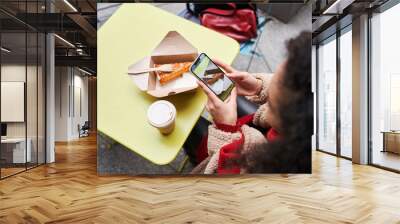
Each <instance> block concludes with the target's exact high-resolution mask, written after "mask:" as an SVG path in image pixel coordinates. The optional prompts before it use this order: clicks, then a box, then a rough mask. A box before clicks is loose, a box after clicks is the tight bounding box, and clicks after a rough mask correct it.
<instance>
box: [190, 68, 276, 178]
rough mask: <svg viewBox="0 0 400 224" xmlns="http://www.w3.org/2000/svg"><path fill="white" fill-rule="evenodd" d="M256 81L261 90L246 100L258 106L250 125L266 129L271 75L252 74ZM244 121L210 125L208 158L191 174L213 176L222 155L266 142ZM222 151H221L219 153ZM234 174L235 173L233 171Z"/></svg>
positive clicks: (261, 134) (246, 149)
mask: <svg viewBox="0 0 400 224" xmlns="http://www.w3.org/2000/svg"><path fill="white" fill-rule="evenodd" d="M254 76H255V77H256V78H257V79H260V80H262V83H263V84H262V88H261V90H260V92H259V93H258V94H257V95H255V96H249V97H247V99H248V100H250V101H252V102H254V103H257V104H260V107H259V108H258V110H257V111H256V113H255V114H254V116H251V118H250V119H252V121H251V122H252V123H253V124H254V125H256V126H260V127H263V128H267V127H268V124H267V122H266V120H265V114H266V113H267V112H268V104H267V100H268V85H269V82H270V79H271V77H272V74H254ZM242 120H243V119H242ZM245 123H246V121H240V120H239V121H238V123H237V124H236V126H229V125H223V124H212V125H210V126H209V128H208V140H207V149H208V155H209V156H208V158H206V159H205V160H203V161H202V162H201V163H200V164H199V165H197V167H195V168H194V169H193V171H192V173H204V174H213V173H216V172H217V170H218V167H221V166H222V165H223V164H221V162H222V161H221V160H222V159H221V158H222V155H225V154H224V153H226V152H228V153H229V151H230V150H232V149H233V150H234V149H235V148H237V146H240V150H244V151H248V150H252V149H254V148H255V146H257V145H259V144H263V143H265V142H267V139H266V138H265V136H264V134H263V133H261V132H260V131H258V130H257V129H255V128H252V127H250V126H248V125H247V124H245ZM221 150H222V151H221ZM238 172H240V173H245V172H246V170H244V169H240V171H238ZM233 173H236V171H233Z"/></svg>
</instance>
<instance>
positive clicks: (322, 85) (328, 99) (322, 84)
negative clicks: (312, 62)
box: [317, 36, 336, 153]
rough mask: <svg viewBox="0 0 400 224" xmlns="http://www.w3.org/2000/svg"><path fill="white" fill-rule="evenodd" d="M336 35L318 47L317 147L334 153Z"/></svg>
mask: <svg viewBox="0 0 400 224" xmlns="http://www.w3.org/2000/svg"><path fill="white" fill-rule="evenodd" d="M335 38H336V36H332V37H331V38H329V39H328V40H327V41H326V42H325V43H322V44H320V45H319V47H318V59H317V60H318V149H319V150H322V151H326V152H330V153H336V39H335Z"/></svg>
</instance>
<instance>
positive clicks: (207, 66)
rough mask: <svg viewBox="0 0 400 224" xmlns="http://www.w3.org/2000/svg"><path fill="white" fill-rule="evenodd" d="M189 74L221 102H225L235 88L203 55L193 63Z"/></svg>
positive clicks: (218, 68) (220, 70)
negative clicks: (204, 85)
mask: <svg viewBox="0 0 400 224" xmlns="http://www.w3.org/2000/svg"><path fill="white" fill-rule="evenodd" d="M190 72H192V73H193V74H194V75H195V76H196V78H197V79H199V80H200V81H201V82H203V83H204V84H206V86H207V87H208V88H209V89H210V90H211V91H212V92H213V93H214V94H215V95H217V97H218V98H220V99H221V100H222V101H225V100H226V99H227V98H228V97H229V95H230V94H231V91H232V89H233V87H235V85H234V83H233V82H232V80H231V79H229V78H228V76H226V74H225V72H224V71H223V70H222V69H221V68H220V67H218V66H217V65H216V64H215V63H214V62H213V61H212V60H211V59H210V58H209V57H208V56H207V55H206V54H204V53H201V54H200V55H199V56H198V57H197V59H196V60H195V61H194V62H193V64H192V66H191V67H190Z"/></svg>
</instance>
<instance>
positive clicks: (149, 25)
mask: <svg viewBox="0 0 400 224" xmlns="http://www.w3.org/2000/svg"><path fill="white" fill-rule="evenodd" d="M171 30H176V31H178V32H179V33H180V34H181V35H182V36H184V37H185V38H186V39H187V40H188V41H189V42H190V43H191V44H193V46H195V47H196V48H197V49H198V52H199V53H200V52H205V53H206V54H207V55H209V56H210V57H212V58H213V57H215V58H219V59H221V60H222V61H225V62H227V63H231V62H232V61H233V59H234V58H235V56H236V54H237V53H238V51H239V44H238V43H237V42H236V41H235V40H233V39H231V38H229V37H226V36H224V35H221V34H219V33H217V32H214V31H212V30H210V29H207V28H205V27H202V26H200V25H197V24H195V23H193V22H190V21H187V20H185V19H183V18H180V17H178V16H176V15H173V14H171V13H169V12H166V11H164V10H162V9H159V8H156V7H154V6H152V5H150V4H139V3H131V4H124V5H122V6H121V7H120V8H119V9H118V10H117V11H116V12H115V14H114V15H113V16H112V17H111V18H110V19H109V20H108V21H107V22H106V23H105V24H104V25H103V26H102V27H101V28H100V29H99V30H98V36H97V46H98V60H97V61H98V64H97V69H98V79H97V85H98V90H97V94H98V95H97V96H98V97H97V99H98V108H97V111H98V130H99V131H100V132H102V133H104V134H106V135H107V136H109V137H111V138H112V139H114V140H115V141H117V142H119V143H120V144H122V145H124V146H125V147H127V148H128V149H130V150H132V151H134V152H135V153H137V154H139V155H141V156H143V157H144V158H146V159H148V160H150V161H151V162H153V163H155V164H159V165H164V164H168V163H170V162H171V161H173V160H174V159H175V157H176V155H177V154H178V152H179V151H180V149H181V147H182V145H183V143H184V142H185V140H186V138H187V137H188V135H189V133H190V131H191V130H192V128H193V126H194V125H195V123H196V121H197V120H198V118H199V117H200V115H201V113H202V111H203V108H204V105H205V103H206V96H205V95H204V93H203V92H202V91H201V90H200V89H197V90H195V91H192V92H186V93H181V94H177V95H174V96H169V97H166V98H163V99H165V100H168V101H170V102H171V103H173V104H174V105H175V107H176V109H177V118H176V126H175V130H174V131H173V132H172V133H171V134H170V135H166V136H164V135H162V134H160V133H159V132H158V130H157V129H155V128H153V127H152V126H150V125H149V124H148V122H147V117H146V113H147V108H148V107H149V105H150V104H151V103H152V102H154V101H156V100H157V98H154V97H152V96H150V95H148V94H147V93H146V92H143V91H141V90H139V88H138V87H136V86H135V84H134V83H133V82H132V81H131V79H130V78H129V76H128V75H127V68H128V66H129V65H130V64H132V63H134V62H136V61H138V60H139V59H141V58H142V57H144V56H147V55H149V54H150V53H151V52H152V50H153V49H154V48H155V47H156V45H157V44H158V43H159V42H160V41H161V39H162V38H163V37H164V36H165V35H166V34H167V33H168V31H171Z"/></svg>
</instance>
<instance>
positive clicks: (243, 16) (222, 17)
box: [188, 3, 257, 42]
mask: <svg viewBox="0 0 400 224" xmlns="http://www.w3.org/2000/svg"><path fill="white" fill-rule="evenodd" d="M188 8H189V7H188ZM189 11H190V10H189ZM192 13H193V14H194V15H196V13H198V15H199V16H200V23H201V24H202V25H203V26H205V27H207V28H210V29H212V30H215V31H217V32H219V33H222V34H225V35H227V36H229V37H231V38H233V39H235V40H237V41H239V42H245V41H247V40H249V39H251V38H254V37H257V15H256V8H255V6H254V5H253V4H235V3H226V4H213V5H209V7H207V8H206V7H205V6H204V5H203V6H201V4H200V6H197V11H196V5H195V9H194V11H193V12H192Z"/></svg>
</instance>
